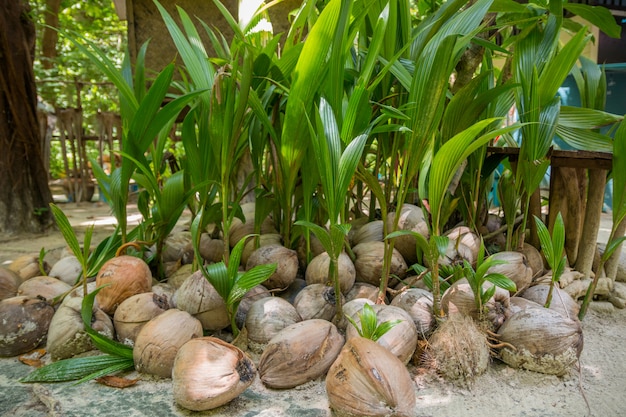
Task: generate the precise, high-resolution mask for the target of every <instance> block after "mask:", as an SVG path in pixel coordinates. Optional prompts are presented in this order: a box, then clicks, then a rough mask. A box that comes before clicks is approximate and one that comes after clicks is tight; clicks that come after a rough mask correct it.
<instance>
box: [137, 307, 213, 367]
mask: <svg viewBox="0 0 626 417" xmlns="http://www.w3.org/2000/svg"><path fill="white" fill-rule="evenodd" d="M201 336H202V324H201V323H200V321H199V320H198V319H196V318H195V317H193V316H191V315H190V314H189V313H187V312H186V311H182V310H178V309H176V308H172V309H169V310H167V311H165V312H163V313H162V314H159V315H158V316H156V317H155V318H153V319H152V320H150V321H149V322H148V323H146V325H145V326H143V328H142V329H141V330H140V331H139V333H138V334H137V339H136V340H135V347H134V348H133V360H134V362H135V369H136V370H137V371H139V372H143V373H147V374H150V375H155V376H160V377H163V378H170V377H171V376H172V367H173V366H174V359H175V358H176V354H177V353H178V350H179V349H180V347H181V346H183V345H184V344H185V343H187V342H188V341H189V340H191V339H193V338H196V337H201Z"/></svg>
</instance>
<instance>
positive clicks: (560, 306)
mask: <svg viewBox="0 0 626 417" xmlns="http://www.w3.org/2000/svg"><path fill="white" fill-rule="evenodd" d="M549 291H550V285H548V284H539V285H533V286H532V287H530V288H527V289H526V290H524V291H523V292H522V293H521V294H520V297H522V298H526V299H528V300H531V301H534V302H536V303H537V304H540V305H542V306H545V304H546V300H547V299H548V292H549ZM549 308H550V310H554V311H556V312H559V313H560V314H562V315H563V316H564V317H567V318H569V319H572V320H578V312H579V311H580V306H579V305H578V303H577V302H576V300H574V299H573V298H572V296H571V295H569V294H568V293H566V292H565V291H563V290H562V289H560V288H559V286H558V284H555V285H554V288H553V289H552V301H551V302H550V307H549Z"/></svg>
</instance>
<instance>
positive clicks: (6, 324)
mask: <svg viewBox="0 0 626 417" xmlns="http://www.w3.org/2000/svg"><path fill="white" fill-rule="evenodd" d="M401 210H402V214H401V221H400V224H399V228H401V229H406V230H414V231H417V232H419V233H422V234H424V235H425V236H427V233H428V227H427V226H426V223H425V221H424V218H423V215H422V211H421V209H419V208H418V207H416V206H411V205H408V204H405V205H404V206H403V207H402V208H401ZM244 213H245V214H246V219H247V221H246V222H241V221H236V222H235V223H234V224H233V226H232V228H231V230H230V241H229V242H228V243H225V242H223V241H221V240H220V238H219V236H217V235H216V234H215V233H213V234H212V235H211V236H209V235H208V234H205V235H204V236H203V237H202V243H201V244H202V247H201V251H200V253H201V255H202V257H203V258H204V261H205V262H207V263H208V262H215V261H216V260H219V253H220V251H223V248H224V245H226V244H228V245H229V246H230V247H233V246H234V245H235V244H237V242H238V241H239V240H240V239H243V238H244V237H245V236H247V235H248V234H250V233H252V232H253V224H254V217H253V216H254V211H253V210H252V209H250V208H249V207H244ZM392 216H393V213H390V217H392ZM262 224H263V226H262V232H263V234H262V235H261V236H260V238H259V239H252V238H248V239H250V241H249V242H247V243H246V250H245V251H244V256H243V257H242V262H241V266H240V267H241V269H242V270H247V269H250V268H253V267H254V266H256V265H259V264H269V263H276V264H277V268H276V272H275V273H274V274H273V275H272V276H270V277H269V278H268V279H267V280H266V281H265V282H264V283H263V284H262V285H259V286H257V287H255V288H253V289H252V290H250V291H249V292H248V294H247V295H246V297H245V298H244V299H243V300H242V302H241V304H240V306H239V310H238V311H237V316H236V323H237V325H238V326H239V327H240V328H242V332H241V333H240V335H239V337H237V338H236V339H233V336H232V333H231V331H230V320H229V317H228V313H227V309H226V305H225V303H224V300H223V299H222V298H221V297H220V296H219V294H218V293H217V291H216V290H215V288H213V286H212V285H211V284H210V283H209V281H208V280H207V279H206V278H205V277H204V276H203V275H202V273H201V272H200V271H193V270H192V269H191V266H190V265H189V262H190V261H191V260H192V259H193V251H192V252H191V255H190V252H189V247H190V236H189V234H188V233H187V234H185V233H183V234H178V235H176V236H171V238H170V239H168V241H167V242H166V248H167V250H166V251H165V253H167V254H168V259H167V263H168V265H176V266H175V267H170V268H168V274H169V276H168V278H167V280H166V281H164V282H158V281H156V280H155V279H154V278H153V277H152V274H151V272H150V268H149V267H148V265H147V264H146V263H145V262H144V261H143V260H142V259H140V258H139V257H135V256H130V255H121V256H117V257H115V258H112V259H111V260H109V261H108V262H107V263H106V264H105V265H104V266H103V267H102V268H101V270H100V271H99V273H98V274H97V276H96V277H95V279H92V280H91V282H90V283H89V285H88V286H87V289H88V291H90V292H91V291H93V290H94V289H95V288H98V287H101V286H102V285H104V284H108V285H107V286H106V287H104V288H103V289H101V290H100V292H99V293H98V294H97V295H96V297H95V303H94V306H93V320H92V328H93V329H94V330H96V331H97V332H99V333H101V334H102V335H104V336H106V337H109V338H111V339H116V340H118V341H120V342H122V343H124V344H127V345H129V346H132V347H133V359H134V364H135V369H136V370H137V371H138V372H140V373H144V374H149V375H152V376H156V377H162V378H171V380H172V387H173V397H174V400H175V402H176V403H177V404H178V405H180V406H181V407H184V408H186V409H189V410H194V411H203V410H209V409H214V408H216V407H220V406H222V405H224V404H226V403H228V402H229V401H231V400H232V399H234V398H236V397H237V396H239V395H240V394H241V393H242V392H243V391H245V390H246V389H247V388H248V387H250V385H251V384H252V383H253V382H254V381H255V379H256V378H257V376H258V377H259V379H260V381H261V382H262V383H263V385H264V386H266V387H267V388H269V389H290V388H294V387H297V386H299V385H302V384H305V383H307V382H309V381H313V380H323V381H324V382H325V385H326V392H327V396H328V402H329V406H330V408H331V409H332V410H333V412H334V413H335V415H338V416H387V415H394V416H413V415H415V408H416V407H417V406H416V387H415V386H414V383H413V378H412V372H415V371H416V368H420V367H421V368H427V369H429V370H432V371H434V372H436V373H437V374H438V375H441V376H443V377H444V378H446V379H447V380H449V381H451V382H452V383H455V384H460V385H468V384H471V383H472V381H473V380H474V379H475V378H476V377H478V376H479V375H481V374H482V373H484V372H485V371H486V370H487V369H488V367H489V365H490V363H491V362H492V360H493V359H494V358H497V360H501V361H503V362H505V363H506V364H508V365H510V366H512V367H515V368H524V369H527V370H531V371H535V372H542V373H547V374H555V375H563V374H565V373H567V372H569V371H570V369H571V368H572V365H573V364H574V363H575V362H576V361H577V359H578V358H579V356H580V353H581V351H582V347H583V336H582V329H581V324H580V322H579V321H578V319H577V313H578V304H577V302H576V300H573V299H572V298H571V297H570V296H569V295H568V294H567V293H565V292H563V291H561V290H559V289H558V288H556V287H555V288H554V293H553V296H552V299H553V301H552V303H551V305H550V308H545V307H544V306H543V305H544V303H545V300H546V296H547V291H548V290H549V284H546V283H545V282H546V281H545V279H542V277H543V276H544V272H545V271H544V270H543V263H542V262H538V263H537V262H534V263H531V262H529V260H528V259H529V258H528V257H527V255H525V254H524V253H522V252H500V253H498V254H497V256H498V258H499V259H502V260H505V261H506V262H507V263H506V264H502V265H497V266H494V267H493V269H494V271H493V272H499V273H502V274H504V275H506V276H508V277H509V278H510V279H511V280H513V281H514V282H515V283H516V285H517V292H516V293H514V294H511V293H509V292H508V291H505V290H502V289H500V288H498V289H497V290H496V292H495V294H494V296H493V297H492V299H491V300H489V302H487V303H486V305H485V306H484V310H483V311H478V310H477V309H476V306H475V304H474V295H473V293H472V290H471V289H470V286H469V284H468V283H467V281H466V280H465V279H460V280H458V281H456V282H454V283H453V284H452V285H451V286H450V287H449V288H448V289H447V290H446V291H445V293H443V294H442V299H441V304H442V309H443V311H444V312H445V318H444V319H443V320H442V319H438V320H436V317H435V315H434V314H433V297H432V294H431V292H430V291H429V290H428V289H427V288H426V287H425V285H424V283H423V280H421V279H420V276H418V275H416V274H415V273H414V272H413V269H411V268H410V266H411V265H412V264H413V263H415V262H416V261H417V258H416V248H415V241H414V240H413V241H412V240H411V238H410V237H409V236H403V237H402V239H400V238H398V239H397V241H396V248H395V249H394V252H393V256H392V258H391V259H392V264H391V276H392V277H393V279H392V280H391V281H390V286H389V291H388V293H387V298H386V299H385V303H384V304H375V301H376V300H377V298H378V285H379V283H380V276H381V271H382V268H383V265H382V260H383V255H384V247H385V244H384V242H383V232H382V230H383V225H382V223H381V221H371V222H365V221H363V220H361V219H359V220H355V221H354V223H353V227H352V229H351V231H350V235H349V241H350V242H349V243H350V246H351V249H352V250H351V251H350V255H348V253H344V254H342V255H341V256H340V258H339V269H340V272H339V279H340V288H341V294H339V296H337V295H336V294H335V292H334V289H333V286H332V283H331V282H329V281H328V265H329V262H330V261H329V257H328V255H327V254H326V253H325V252H324V251H323V249H322V248H321V246H320V245H319V242H316V241H315V239H312V241H311V244H310V245H309V246H308V247H309V251H310V252H307V251H306V250H303V249H302V248H303V247H304V245H300V246H299V247H298V250H293V249H291V248H287V247H285V246H283V245H282V242H281V239H280V236H279V235H278V234H277V233H276V230H275V228H274V225H273V223H272V221H271V219H270V218H268V219H265V220H264V221H263V222H262ZM448 236H449V237H450V242H451V244H450V246H449V248H448V253H447V254H446V256H445V257H443V258H442V259H441V260H440V262H441V263H442V264H445V265H454V264H455V263H458V262H462V260H467V261H468V262H470V263H472V262H475V261H476V257H477V253H478V245H479V241H480V240H479V238H478V236H477V235H476V234H474V233H473V232H472V231H470V230H469V229H467V228H464V227H459V228H455V229H452V230H450V231H449V232H448ZM256 245H260V246H256ZM525 250H526V251H528V250H529V249H528V248H526V249H525ZM535 251H536V249H535ZM307 255H308V256H307ZM177 256H178V257H179V258H178V259H176V257H177ZM539 260H540V261H541V256H540V255H539ZM80 271H81V268H80V264H79V263H78V261H77V260H76V258H74V257H72V256H65V257H63V258H61V259H60V260H59V261H58V262H56V263H55V264H54V265H52V267H51V268H50V267H49V266H48V265H45V264H44V265H40V264H39V261H38V258H37V257H36V256H25V257H22V258H19V259H16V260H15V261H14V262H13V263H12V264H10V265H9V267H8V268H0V299H1V301H0V317H2V321H1V322H0V356H3V357H11V356H17V355H21V354H23V353H26V352H29V351H30V350H32V349H34V348H36V347H38V346H45V348H46V350H47V354H48V358H49V360H50V361H57V360H60V359H66V358H72V357H76V356H77V355H81V354H83V353H85V352H89V351H92V350H94V349H95V346H94V345H93V343H92V342H91V339H90V337H89V336H88V334H87V333H86V331H85V329H84V326H83V323H82V319H81V310H80V309H81V305H82V298H83V296H84V294H83V289H82V286H75V285H74V284H75V283H76V280H77V277H78V276H79V275H80ZM486 285H487V286H489V285H491V284H486ZM338 298H340V299H341V301H342V305H343V312H344V315H345V316H349V317H351V319H352V321H354V323H355V324H356V325H357V326H358V327H360V326H361V323H360V321H361V314H362V312H363V306H364V305H365V304H368V305H370V306H372V309H373V310H374V312H375V313H376V315H377V322H378V324H379V325H380V324H382V323H385V322H390V321H394V322H396V324H395V326H393V327H392V328H391V329H390V330H389V331H387V332H386V333H384V334H383V335H381V336H380V337H379V338H378V339H377V340H375V341H373V340H370V339H366V338H364V337H361V336H360V333H359V330H358V329H357V328H355V327H354V325H353V324H352V323H350V322H349V321H348V320H347V319H345V317H344V318H342V319H341V320H340V321H339V322H337V321H336V320H335V313H336V300H337V299H338Z"/></svg>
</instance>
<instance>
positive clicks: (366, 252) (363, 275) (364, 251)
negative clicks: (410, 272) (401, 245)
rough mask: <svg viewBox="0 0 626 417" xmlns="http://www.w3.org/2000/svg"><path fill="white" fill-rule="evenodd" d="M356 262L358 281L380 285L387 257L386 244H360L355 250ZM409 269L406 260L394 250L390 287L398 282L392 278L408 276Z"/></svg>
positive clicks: (390, 271)
mask: <svg viewBox="0 0 626 417" xmlns="http://www.w3.org/2000/svg"><path fill="white" fill-rule="evenodd" d="M352 250H353V252H354V255H355V256H356V260H355V261H354V267H355V269H356V281H357V282H366V283H368V284H372V285H374V286H378V285H379V284H380V279H381V276H382V270H383V258H384V255H385V243H384V242H366V243H360V244H358V245H357V246H355V247H354V248H353V249H352ZM407 269H408V267H407V264H406V262H405V261H404V258H403V257H402V255H401V254H400V252H398V251H397V250H396V249H394V250H393V254H392V256H391V269H390V270H389V274H390V279H389V286H393V285H395V284H396V282H397V280H396V279H394V278H392V277H393V276H397V277H398V278H403V277H404V276H405V275H406V271H407Z"/></svg>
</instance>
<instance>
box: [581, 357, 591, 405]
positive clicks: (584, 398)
mask: <svg viewBox="0 0 626 417" xmlns="http://www.w3.org/2000/svg"><path fill="white" fill-rule="evenodd" d="M578 389H579V390H580V395H581V396H582V397H583V400H585V404H586V405H587V411H588V412H589V414H587V415H588V416H589V417H591V406H590V405H589V401H588V400H587V396H586V395H585V388H584V387H583V367H582V366H581V364H580V358H578Z"/></svg>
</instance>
